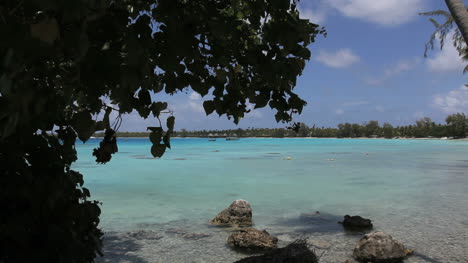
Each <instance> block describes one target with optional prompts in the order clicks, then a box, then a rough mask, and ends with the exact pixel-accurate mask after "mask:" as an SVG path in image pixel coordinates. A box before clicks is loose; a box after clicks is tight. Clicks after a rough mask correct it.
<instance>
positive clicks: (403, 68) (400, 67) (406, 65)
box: [366, 58, 421, 85]
mask: <svg viewBox="0 0 468 263" xmlns="http://www.w3.org/2000/svg"><path fill="white" fill-rule="evenodd" d="M419 63H421V59H420V58H413V59H406V60H400V61H399V62H398V63H397V64H395V65H394V66H392V67H390V68H388V69H386V70H385V71H384V73H383V74H382V76H379V77H371V78H367V79H366V82H367V83H368V84H370V85H380V84H382V83H383V82H385V81H387V80H388V79H390V78H392V77H395V76H397V75H399V74H401V73H404V72H407V71H410V70H412V69H413V68H415V67H416V66H417V65H418V64H419Z"/></svg>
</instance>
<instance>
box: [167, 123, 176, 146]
mask: <svg viewBox="0 0 468 263" xmlns="http://www.w3.org/2000/svg"><path fill="white" fill-rule="evenodd" d="M174 124H175V117H174V116H171V117H169V118H167V121H166V125H167V129H168V130H169V131H171V132H172V131H173V130H174ZM169 148H170V147H169Z"/></svg>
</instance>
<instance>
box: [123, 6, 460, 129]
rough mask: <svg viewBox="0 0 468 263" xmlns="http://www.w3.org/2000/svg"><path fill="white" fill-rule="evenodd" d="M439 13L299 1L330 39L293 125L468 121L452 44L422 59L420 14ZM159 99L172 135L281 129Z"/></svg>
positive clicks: (254, 115) (184, 98)
mask: <svg viewBox="0 0 468 263" xmlns="http://www.w3.org/2000/svg"><path fill="white" fill-rule="evenodd" d="M466 2H467V1H465V3H466ZM438 9H444V10H447V8H446V6H445V2H444V1H441V0H378V1H377V0H302V1H301V2H300V12H301V16H302V17H303V18H307V19H310V21H311V22H313V23H316V24H319V25H321V26H325V28H326V30H327V33H328V36H327V37H326V38H325V37H322V36H320V37H318V38H317V41H316V42H315V43H313V44H312V45H311V46H310V47H309V49H310V50H311V52H312V57H311V60H310V61H309V62H308V63H307V66H306V68H305V70H304V71H303V74H302V75H301V76H300V77H299V78H298V84H297V87H296V88H295V92H296V93H297V94H299V96H300V97H301V98H303V99H304V100H306V101H307V103H308V105H307V106H306V107H305V108H304V111H303V113H302V114H301V115H300V116H296V117H295V119H294V121H300V122H304V123H306V124H307V125H309V126H312V125H316V126H319V127H321V126H325V127H336V125H337V124H338V123H343V122H352V123H360V124H361V123H364V122H366V121H369V120H378V121H379V122H380V123H381V124H383V123H384V122H388V123H391V124H392V125H394V126H398V125H407V124H413V123H414V121H415V120H417V119H420V118H422V117H426V116H427V117H430V118H431V119H432V120H433V121H435V122H438V123H443V122H444V120H445V117H446V116H447V115H448V114H451V113H456V112H465V113H468V88H467V87H465V86H464V84H467V83H468V81H467V80H468V78H467V77H468V74H465V75H463V68H464V65H465V64H464V63H463V62H462V61H461V59H460V58H459V56H458V52H457V51H456V50H455V48H454V47H453V46H452V45H451V42H450V41H447V44H446V45H445V46H444V49H442V50H440V48H439V47H438V46H436V47H435V49H434V50H433V51H431V52H429V56H428V57H427V58H425V57H424V46H425V44H426V42H427V41H428V40H429V37H430V35H431V34H432V32H433V31H434V26H433V25H432V24H431V23H430V22H429V20H428V17H425V16H419V15H418V13H420V12H426V11H433V10H438ZM440 19H441V20H440V21H442V18H440ZM157 96H160V95H157ZM157 99H158V100H165V101H167V102H168V103H169V108H170V109H171V110H172V111H174V115H175V116H176V128H175V129H176V130H180V129H187V130H203V129H207V130H208V129H237V128H249V127H253V128H270V127H285V126H286V125H285V124H281V123H280V124H278V123H276V121H275V119H274V111H273V110H271V109H268V108H266V109H259V110H258V109H257V110H253V111H252V112H251V113H249V114H247V116H246V117H245V118H244V119H242V120H241V122H240V123H239V125H237V126H236V125H235V124H234V123H233V122H232V121H229V120H227V119H226V117H225V116H221V117H218V115H216V114H212V115H210V116H206V114H205V113H204V110H203V106H202V103H203V98H201V97H200V95H198V94H197V93H194V92H192V91H187V92H186V93H180V94H177V95H175V96H165V95H163V96H160V97H157ZM148 126H157V121H156V120H154V119H152V118H149V119H146V120H143V119H142V118H140V117H139V116H138V115H137V114H136V113H133V114H130V115H128V116H125V117H124V119H123V123H122V126H121V128H120V130H121V131H145V130H146V127H148Z"/></svg>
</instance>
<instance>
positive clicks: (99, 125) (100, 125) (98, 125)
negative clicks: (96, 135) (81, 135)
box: [95, 121, 106, 131]
mask: <svg viewBox="0 0 468 263" xmlns="http://www.w3.org/2000/svg"><path fill="white" fill-rule="evenodd" d="M105 129H106V128H105V127H104V122H103V121H98V122H96V128H95V130H96V131H102V130H105Z"/></svg>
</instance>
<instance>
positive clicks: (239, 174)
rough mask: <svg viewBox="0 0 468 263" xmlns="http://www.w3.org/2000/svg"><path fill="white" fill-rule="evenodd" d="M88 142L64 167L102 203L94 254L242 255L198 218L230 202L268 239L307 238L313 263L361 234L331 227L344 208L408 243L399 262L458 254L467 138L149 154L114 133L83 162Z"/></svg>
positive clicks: (266, 142) (342, 252) (191, 147)
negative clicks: (410, 252)
mask: <svg viewBox="0 0 468 263" xmlns="http://www.w3.org/2000/svg"><path fill="white" fill-rule="evenodd" d="M98 143H99V139H92V140H90V141H89V142H87V143H86V144H79V145H77V150H78V155H79V160H78V162H77V163H76V164H75V165H74V168H75V169H76V170H78V171H80V172H82V173H83V174H84V177H85V186H86V187H87V188H89V189H90V191H91V194H92V198H93V199H96V200H99V201H101V202H102V205H101V208H102V215H101V224H100V226H101V228H103V230H104V231H105V233H106V235H105V245H106V246H105V249H104V252H105V254H106V256H105V257H104V258H101V259H100V262H234V261H235V260H237V259H240V258H243V257H245V256H246V255H244V254H241V253H238V252H235V251H233V250H231V249H230V248H229V247H227V246H226V239H227V237H228V236H229V234H230V231H232V229H229V228H218V227H213V226H210V225H209V224H208V221H209V220H210V219H211V218H213V217H214V216H215V215H216V214H217V213H218V212H219V211H221V210H222V209H224V208H226V207H227V206H229V204H230V203H231V202H232V201H234V200H236V199H245V200H248V201H249V202H250V203H251V205H252V208H253V220H254V224H255V225H254V227H256V228H259V229H266V230H267V231H268V232H270V233H271V234H273V235H276V236H277V237H278V238H279V240H280V241H279V246H285V245H286V244H288V243H290V242H291V241H293V240H295V239H297V238H302V237H306V238H308V239H309V241H310V242H311V243H312V244H319V245H317V246H316V250H317V252H318V254H321V253H322V252H324V251H326V253H325V254H324V255H323V257H322V260H321V262H322V263H327V262H335V263H336V262H344V261H345V260H346V259H348V258H351V254H352V249H353V248H354V245H355V244H356V243H357V241H358V240H359V238H360V237H361V236H362V234H355V233H347V232H345V231H343V228H342V226H341V225H339V224H337V221H340V220H342V218H343V216H344V215H345V214H351V215H355V214H356V215H357V214H358V215H361V216H363V217H366V218H371V219H372V220H373V223H374V230H381V231H385V232H387V233H389V234H391V235H392V236H393V237H394V238H396V239H398V240H401V241H402V242H403V243H404V244H405V245H406V246H407V247H409V248H411V249H414V250H415V251H416V253H415V255H414V256H412V257H410V258H409V259H408V260H406V262H410V263H411V262H431V263H439V262H440V263H441V262H444V263H447V262H450V263H451V262H468V259H467V258H468V241H467V240H468V190H467V189H468V141H458V140H451V141H444V140H384V139H240V140H238V141H225V140H224V139H217V141H214V142H212V141H208V140H207V139H199V138H190V139H189V138H187V139H182V138H180V139H179V138H175V139H173V140H172V150H168V151H167V152H166V154H165V155H164V156H163V158H162V159H153V158H152V157H151V154H150V147H151V145H150V142H149V140H147V139H126V140H124V139H120V140H119V142H118V144H119V153H118V154H116V155H114V157H113V159H112V161H111V162H110V163H108V164H106V165H98V164H96V163H95V162H94V159H93V156H92V149H93V148H95V147H97V145H98ZM288 157H290V158H288ZM288 159H290V160H288ZM316 211H319V212H320V214H319V215H317V216H312V215H313V214H315V212H316ZM193 234H203V235H193Z"/></svg>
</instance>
